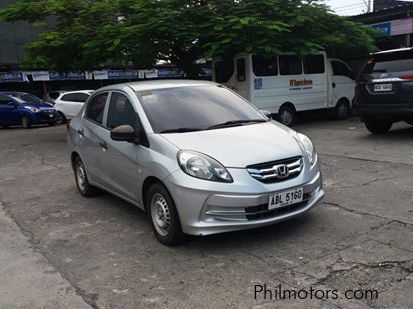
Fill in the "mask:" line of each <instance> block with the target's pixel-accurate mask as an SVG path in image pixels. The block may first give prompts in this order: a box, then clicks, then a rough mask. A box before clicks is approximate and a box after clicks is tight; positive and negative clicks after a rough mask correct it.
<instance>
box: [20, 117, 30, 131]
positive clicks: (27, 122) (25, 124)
mask: <svg viewBox="0 0 413 309" xmlns="http://www.w3.org/2000/svg"><path fill="white" fill-rule="evenodd" d="M30 126H31V121H30V118H29V117H27V116H23V117H22V127H23V128H25V129H29V128H30Z"/></svg>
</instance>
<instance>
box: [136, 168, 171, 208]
mask: <svg viewBox="0 0 413 309" xmlns="http://www.w3.org/2000/svg"><path fill="white" fill-rule="evenodd" d="M156 183H159V184H160V185H162V186H163V187H165V189H166V190H167V191H168V192H169V190H168V188H167V186H166V185H165V184H164V183H163V181H162V180H160V179H159V178H157V177H155V176H148V177H146V179H145V180H144V182H143V184H142V205H143V209H144V210H145V211H148V210H147V206H148V203H147V201H148V191H149V188H150V187H151V186H152V185H154V184H156ZM169 194H170V193H169Z"/></svg>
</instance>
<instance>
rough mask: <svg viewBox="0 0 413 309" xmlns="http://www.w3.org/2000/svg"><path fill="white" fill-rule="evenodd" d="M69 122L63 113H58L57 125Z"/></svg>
mask: <svg viewBox="0 0 413 309" xmlns="http://www.w3.org/2000/svg"><path fill="white" fill-rule="evenodd" d="M66 122H67V119H66V116H65V115H64V114H63V113H62V112H57V121H56V123H57V124H64V123H66Z"/></svg>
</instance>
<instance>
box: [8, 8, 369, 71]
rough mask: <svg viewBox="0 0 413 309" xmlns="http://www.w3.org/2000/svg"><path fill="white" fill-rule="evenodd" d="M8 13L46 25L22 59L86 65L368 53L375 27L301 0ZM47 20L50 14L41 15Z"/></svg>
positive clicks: (188, 67) (30, 63) (190, 66)
mask: <svg viewBox="0 0 413 309" xmlns="http://www.w3.org/2000/svg"><path fill="white" fill-rule="evenodd" d="M0 18H1V19H3V20H5V21H15V20H27V21H29V22H31V23H33V24H34V25H35V26H36V27H40V28H43V32H42V33H41V34H40V35H39V37H38V40H37V41H36V42H33V43H30V44H29V45H28V46H27V53H26V57H25V60H24V63H23V65H24V66H26V67H31V68H33V67H37V68H39V67H49V68H50V67H51V68H56V69H59V70H68V69H86V68H88V69H90V68H92V67H99V66H101V65H102V64H105V63H108V62H112V63H113V62H116V63H122V64H126V65H133V66H137V67H148V66H152V65H154V64H155V63H156V62H157V61H159V60H163V61H167V62H170V63H172V64H174V65H176V66H177V67H180V68H182V69H184V71H185V72H187V74H188V75H189V76H192V77H193V76H195V75H197V66H196V65H195V61H196V60H198V59H201V58H205V57H206V58H210V57H217V56H224V57H225V56H232V55H233V54H234V53H240V52H253V53H277V52H280V51H296V52H298V53H306V52H311V51H316V50H327V51H328V52H330V53H333V54H335V55H337V56H341V55H343V53H359V54H362V53H368V52H369V51H372V50H374V48H375V46H374V39H373V35H372V33H373V31H372V30H369V29H368V28H367V27H365V26H362V25H360V24H357V23H355V22H352V21H350V20H348V19H346V18H344V17H340V16H337V15H335V14H333V13H332V12H330V11H329V9H328V8H327V7H326V6H324V5H323V4H319V3H318V2H317V1H315V2H313V1H308V2H307V1H301V0H100V1H97V0H21V1H19V2H16V3H13V4H11V5H9V6H8V7H6V8H4V9H2V10H1V11H0ZM45 21H47V22H45Z"/></svg>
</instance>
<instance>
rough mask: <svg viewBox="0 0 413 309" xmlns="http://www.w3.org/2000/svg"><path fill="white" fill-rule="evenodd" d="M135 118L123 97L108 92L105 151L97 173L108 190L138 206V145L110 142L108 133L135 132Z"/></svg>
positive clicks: (128, 103) (131, 108)
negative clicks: (125, 127) (128, 129)
mask: <svg viewBox="0 0 413 309" xmlns="http://www.w3.org/2000/svg"><path fill="white" fill-rule="evenodd" d="M138 121H139V120H138V116H137V114H136V112H135V110H134V108H133V105H132V103H131V101H130V100H129V98H128V97H127V95H126V94H124V93H121V92H115V91H114V92H112V94H111V97H110V103H109V108H108V115H107V121H106V126H105V127H106V129H107V130H106V132H105V134H104V141H103V143H104V144H105V148H106V149H105V151H104V152H103V153H102V160H101V161H100V162H101V165H100V166H99V169H100V170H101V172H102V174H103V179H104V181H105V183H106V184H107V186H108V188H109V189H111V190H113V191H114V192H115V193H118V194H120V195H122V196H124V197H126V198H128V199H130V200H132V201H135V202H138V196H139V192H138V187H139V186H138V169H139V166H138V163H137V159H138V157H139V154H140V152H141V151H142V147H143V146H141V145H136V144H133V143H128V142H121V141H114V140H112V139H111V138H110V130H112V129H114V128H116V127H118V126H121V125H130V126H131V127H133V128H135V129H136V128H137V123H138Z"/></svg>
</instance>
